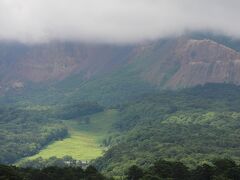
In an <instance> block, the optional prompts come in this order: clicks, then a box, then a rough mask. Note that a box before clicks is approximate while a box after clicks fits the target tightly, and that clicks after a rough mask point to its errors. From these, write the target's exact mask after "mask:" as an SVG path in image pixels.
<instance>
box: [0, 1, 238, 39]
mask: <svg viewBox="0 0 240 180" xmlns="http://www.w3.org/2000/svg"><path fill="white" fill-rule="evenodd" d="M239 7H240V1H239V0H1V1H0V27H1V28H0V40H13V41H19V42H24V43H41V42H47V41H52V40H61V41H65V40H67V41H87V42H107V43H135V42H139V41H144V40H152V39H157V38H162V37H166V36H178V35H181V34H182V33H184V32H186V31H212V32H215V33H221V34H225V35H229V36H234V37H240V23H239V18H240V11H239Z"/></svg>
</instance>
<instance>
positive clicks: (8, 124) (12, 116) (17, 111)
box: [0, 102, 104, 164]
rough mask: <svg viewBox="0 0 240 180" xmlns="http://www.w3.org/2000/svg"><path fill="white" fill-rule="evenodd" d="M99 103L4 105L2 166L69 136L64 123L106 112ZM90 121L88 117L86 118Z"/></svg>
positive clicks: (1, 110) (0, 124) (0, 142)
mask: <svg viewBox="0 0 240 180" xmlns="http://www.w3.org/2000/svg"><path fill="white" fill-rule="evenodd" d="M103 110H104V108H103V107H102V106H100V105H98V104H97V103H90V102H83V103H78V104H64V105H57V106H56V107H52V108H43V109H41V108H39V107H38V106H37V107H36V108H32V107H28V106H26V105H24V106H23V105H22V106H19V105H14V104H12V105H8V106H6V105H5V106H4V105H1V106H0V149H1V151H0V163H4V164H11V163H15V162H16V161H18V160H19V159H21V158H23V157H27V156H31V155H34V154H36V153H37V152H39V151H40V150H41V149H42V148H44V147H45V146H46V145H48V144H50V143H52V142H53V141H56V140H61V139H64V138H66V137H68V130H67V127H65V125H64V121H63V120H68V119H73V118H78V117H84V116H88V115H91V114H94V113H98V112H101V111H103ZM85 119H86V118H85Z"/></svg>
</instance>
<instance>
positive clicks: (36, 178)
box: [0, 159, 240, 180]
mask: <svg viewBox="0 0 240 180" xmlns="http://www.w3.org/2000/svg"><path fill="white" fill-rule="evenodd" d="M0 179H1V180H23V179H24V180H43V179H44V180H56V179H58V180H113V179H119V180H120V179H121V180H163V179H171V180H239V179H240V166H239V165H238V164H236V162H234V161H232V160H229V159H216V160H214V161H212V162H211V163H209V164H202V165H198V166H197V167H195V168H192V169H190V168H189V167H187V166H185V165H184V164H183V163H181V162H177V161H166V160H159V161H156V162H154V163H153V165H152V166H151V167H149V168H145V169H143V168H141V167H138V166H136V165H133V166H131V167H130V168H129V169H127V170H126V171H125V173H124V175H123V176H113V177H106V176H104V175H102V174H101V173H99V172H98V170H97V169H96V168H95V167H93V166H88V167H87V168H86V169H83V168H81V167H66V166H65V167H57V166H52V167H47V168H43V169H33V168H17V167H14V166H4V165H0Z"/></svg>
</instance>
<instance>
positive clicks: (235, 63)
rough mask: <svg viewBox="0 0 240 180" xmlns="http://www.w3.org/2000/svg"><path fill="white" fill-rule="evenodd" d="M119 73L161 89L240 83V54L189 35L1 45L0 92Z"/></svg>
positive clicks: (129, 78)
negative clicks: (128, 41)
mask: <svg viewBox="0 0 240 180" xmlns="http://www.w3.org/2000/svg"><path fill="white" fill-rule="evenodd" d="M129 67H131V68H129ZM130 69H131V70H130ZM118 70H120V71H121V73H124V72H130V71H131V75H132V76H134V77H138V78H140V79H142V81H143V82H144V81H145V82H148V83H150V84H152V85H155V86H158V87H160V88H171V89H177V88H184V87H191V86H195V85H199V84H205V83H233V84H236V85H240V53H239V52H236V51H235V50H233V49H231V48H228V47H226V46H224V45H221V44H218V43H216V42H214V41H211V40H207V39H203V40H194V39H189V38H185V37H182V38H176V39H171V40H167V41H166V40H165V41H164V40H162V41H156V42H145V43H141V44H137V45H131V46H112V45H100V44H99V45H90V44H77V43H49V44H41V45H32V46H27V45H11V44H10V45H9V44H7V45H5V44H1V43H0V77H1V78H0V93H3V92H5V91H8V90H9V89H24V88H25V87H27V84H28V83H29V82H31V83H41V84H49V83H52V82H53V83H54V82H61V81H62V80H65V79H66V78H67V77H70V76H73V75H77V76H79V77H80V79H82V80H83V81H84V80H86V81H88V80H91V78H100V77H101V76H102V75H107V76H108V77H109V78H111V77H112V74H111V73H114V74H115V75H116V74H117V73H119V71H118ZM119 77H122V76H119ZM124 77H125V78H128V79H121V78H120V79H119V81H126V80H127V81H131V77H130V76H129V77H128V76H124ZM132 83H134V80H133V82H132ZM106 84H107V83H106Z"/></svg>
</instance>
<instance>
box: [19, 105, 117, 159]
mask: <svg viewBox="0 0 240 180" xmlns="http://www.w3.org/2000/svg"><path fill="white" fill-rule="evenodd" d="M117 115H118V112H117V111H116V110H107V111H105V112H102V113H98V114H95V115H93V116H91V117H90V123H89V124H84V123H81V120H79V119H75V120H68V121H65V123H66V126H67V127H68V131H69V134H70V136H69V137H68V138H66V139H64V140H62V141H56V142H54V143H52V144H50V145H48V146H47V147H46V148H45V149H43V150H41V151H40V152H39V153H38V154H36V155H34V156H31V157H27V158H24V159H23V160H22V161H25V160H32V159H35V158H38V157H42V158H44V159H47V158H50V157H52V156H56V157H63V156H66V155H69V156H72V157H73V158H74V159H78V160H88V161H89V160H92V159H95V158H97V157H99V156H101V155H102V153H103V150H104V148H103V147H101V143H102V141H103V139H105V138H106V137H107V136H109V135H110V134H111V133H112V132H111V126H112V124H113V122H114V121H115V120H116V118H117Z"/></svg>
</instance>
